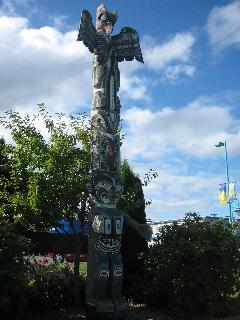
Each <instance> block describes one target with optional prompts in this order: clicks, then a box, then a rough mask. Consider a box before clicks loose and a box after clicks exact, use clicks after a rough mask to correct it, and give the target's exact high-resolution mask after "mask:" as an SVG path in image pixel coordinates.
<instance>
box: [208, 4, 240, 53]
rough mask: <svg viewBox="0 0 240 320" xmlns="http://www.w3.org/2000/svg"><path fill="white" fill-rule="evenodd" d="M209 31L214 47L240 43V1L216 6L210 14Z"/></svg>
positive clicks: (217, 48)
mask: <svg viewBox="0 0 240 320" xmlns="http://www.w3.org/2000/svg"><path fill="white" fill-rule="evenodd" d="M207 32H208V36H209V39H210V43H211V45H212V46H213V49H214V50H216V51H221V50H223V49H225V48H227V47H229V46H233V45H237V46H239V45H240V1H239V0H237V1H234V2H232V3H230V4H228V5H226V6H216V7H214V8H213V9H212V11H211V12H210V14H209V16H208V22H207Z"/></svg>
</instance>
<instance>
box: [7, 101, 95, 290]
mask: <svg viewBox="0 0 240 320" xmlns="http://www.w3.org/2000/svg"><path fill="white" fill-rule="evenodd" d="M56 115H57V119H56V120H54V119H53V118H52V117H51V116H50V115H49V114H48V112H47V111H46V109H45V107H44V105H43V104H41V105H38V112H37V114H36V115H34V116H33V117H32V118H30V117H29V116H25V117H21V116H20V115H19V113H17V112H13V111H9V112H7V113H6V116H5V117H2V118H1V123H2V125H4V126H5V127H6V128H8V129H10V131H11V136H12V139H13V141H14V145H12V146H9V149H8V152H9V157H10V159H11V177H10V182H11V184H12V185H13V186H14V193H13V194H11V195H9V194H8V196H9V199H10V203H11V210H12V213H13V217H14V222H15V223H17V224H19V225H21V226H24V228H25V229H27V230H38V231H47V230H49V229H50V228H52V227H56V228H61V224H59V221H60V220H62V219H66V220H68V221H69V223H70V224H71V225H72V226H73V221H74V219H75V218H76V217H77V218H79V219H80V220H81V222H82V223H81V227H82V228H83V224H84V221H85V218H86V213H87V209H88V203H87V198H88V193H87V190H86V187H85V185H86V183H87V182H88V181H89V178H90V177H89V161H90V147H89V146H90V143H89V140H90V129H89V125H88V122H87V120H86V115H85V114H77V115H75V116H69V117H67V116H65V115H64V114H56ZM38 121H42V127H44V129H45V130H46V132H47V133H48V136H49V138H48V139H47V140H45V139H44V137H43V135H42V134H41V133H40V131H39V130H37V129H36V122H38ZM73 229H74V228H73ZM82 231H83V230H82ZM75 236H76V239H77V241H78V245H77V247H76V252H75V253H76V255H75V257H76V259H75V274H76V276H77V277H78V276H79V253H80V246H81V243H82V241H81V239H82V233H80V234H76V235H75ZM77 284H78V281H76V285H77ZM77 291H78V290H77V288H76V292H77Z"/></svg>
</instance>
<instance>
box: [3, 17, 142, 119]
mask: <svg viewBox="0 0 240 320" xmlns="http://www.w3.org/2000/svg"><path fill="white" fill-rule="evenodd" d="M76 37H77V32H76V31H71V32H65V33H64V32H60V31H59V30H58V29H56V28H54V27H50V26H43V27H41V28H39V29H37V28H31V27H30V22H29V20H28V19H27V18H24V17H17V16H16V17H7V16H2V17H0V68H1V80H0V81H1V82H0V90H1V96H0V108H1V109H2V110H5V109H9V108H14V109H17V110H20V111H21V110H22V109H24V110H31V108H32V107H34V106H35V105H36V104H37V103H41V102H45V104H46V105H47V106H48V107H49V108H50V109H51V110H52V111H55V110H57V111H62V112H67V113H69V112H71V111H74V110H78V111H79V110H81V109H79V106H81V105H87V106H88V107H89V108H90V106H91V97H92V54H91V53H90V52H89V51H88V49H87V48H86V47H85V46H84V45H83V43H82V42H77V41H76ZM139 68H141V66H140V63H137V62H131V63H127V62H126V63H125V62H124V63H122V64H121V72H122V74H121V94H123V95H125V96H126V97H127V98H131V99H133V100H139V99H146V97H147V95H146V91H147V86H146V83H145V79H144V77H141V76H139V75H138V74H137V72H138V70H139Z"/></svg>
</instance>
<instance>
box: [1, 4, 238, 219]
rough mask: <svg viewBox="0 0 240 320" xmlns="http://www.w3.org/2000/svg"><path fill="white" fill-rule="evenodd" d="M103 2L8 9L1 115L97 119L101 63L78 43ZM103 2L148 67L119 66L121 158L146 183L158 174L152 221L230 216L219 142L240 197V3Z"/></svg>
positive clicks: (150, 190)
mask: <svg viewBox="0 0 240 320" xmlns="http://www.w3.org/2000/svg"><path fill="white" fill-rule="evenodd" d="M100 3H101V2H98V1H85V0H84V1H83V0H82V1H80V0H78V1H75V0H71V1H61V0H58V1H56V0H55V1H54V0H53V1H47V0H41V1H37V0H3V1H0V72H1V80H0V90H1V96H0V108H1V112H4V111H5V110H7V109H10V108H14V109H16V110H18V111H19V112H20V113H21V114H26V113H29V114H32V113H34V111H35V110H36V109H35V106H36V104H37V103H40V102H45V104H46V105H47V107H48V109H49V110H50V111H51V112H59V111H61V112H65V113H70V112H76V111H86V112H88V113H90V106H91V96H92V83H91V73H92V69H91V66H92V56H91V54H90V53H89V52H88V50H87V49H86V48H85V47H84V46H83V44H82V43H79V42H76V37H77V26H78V24H79V17H80V12H81V11H82V10H83V9H85V8H86V9H88V10H89V11H90V12H91V14H92V16H93V20H94V22H95V14H96V8H97V6H98V5H99V4H100ZM104 4H105V5H107V7H108V8H109V9H110V10H113V9H117V11H118V15H119V18H118V22H117V24H116V27H115V29H114V32H113V34H117V33H118V32H120V30H121V28H122V27H124V26H129V27H133V28H135V29H136V30H137V31H138V33H139V36H140V42H141V47H142V52H143V58H144V61H145V63H144V65H142V64H139V63H138V62H136V61H134V62H122V63H121V64H120V70H121V89H120V98H121V103H122V110H121V117H122V118H123V125H124V133H125V134H126V138H125V141H124V144H123V147H122V158H127V159H128V160H129V163H130V165H131V166H132V168H133V169H134V171H135V172H137V173H138V174H139V175H140V176H141V177H143V176H144V174H145V173H146V172H148V171H149V169H150V168H153V169H155V170H156V171H157V172H158V178H157V179H155V180H154V181H153V182H151V183H150V184H149V186H147V187H146V188H145V189H144V192H145V197H146V199H152V204H151V205H150V206H149V207H148V208H147V210H146V212H147V216H148V217H149V218H152V219H153V220H166V219H172V218H181V217H183V216H184V214H185V213H186V212H189V211H197V212H199V213H200V214H201V215H208V214H211V213H217V214H219V215H220V216H225V215H227V214H228V209H227V206H226V205H220V204H218V184H219V183H222V182H224V181H225V161H224V149H223V148H215V147H214V144H215V143H217V142H218V141H224V140H226V141H227V147H228V155H229V171H230V180H231V181H235V180H236V182H237V191H238V194H239V197H240V169H239V168H240V167H239V161H240V111H239V110H240V81H239V77H240V76H239V75H240V60H239V55H240V19H239V17H240V1H239V0H237V1H225V0H222V1H220V0H218V1H217V0H208V1H203V0H194V1H192V0H182V1H179V0H174V1H173V0H162V1H158V0H148V1H145V0H142V1H135V0H128V1H126V0H121V1H120V0H119V1H105V2H104ZM39 129H40V130H41V126H40V125H39ZM0 131H1V134H3V135H4V136H5V137H6V139H7V141H11V140H10V137H9V133H8V132H6V131H4V130H3V128H0ZM43 134H46V132H43Z"/></svg>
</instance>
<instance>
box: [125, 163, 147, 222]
mask: <svg viewBox="0 0 240 320" xmlns="http://www.w3.org/2000/svg"><path fill="white" fill-rule="evenodd" d="M121 183H122V188H123V190H122V193H121V198H120V201H119V207H120V208H121V209H122V210H123V211H124V212H126V213H127V214H129V216H130V217H131V218H133V219H134V220H136V221H137V222H139V223H146V214H145V206H146V205H145V199H144V193H143V188H142V181H141V179H140V178H139V176H138V175H137V174H135V173H134V172H133V170H132V169H131V168H130V166H129V164H128V161H127V160H124V161H123V163H122V166H121Z"/></svg>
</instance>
